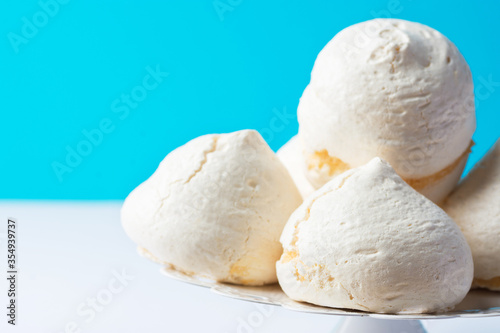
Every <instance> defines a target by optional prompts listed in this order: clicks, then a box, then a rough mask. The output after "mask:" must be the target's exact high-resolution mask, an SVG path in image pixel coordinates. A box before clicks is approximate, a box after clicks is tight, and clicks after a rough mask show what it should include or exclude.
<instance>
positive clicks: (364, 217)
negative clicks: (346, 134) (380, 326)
mask: <svg viewBox="0 0 500 333" xmlns="http://www.w3.org/2000/svg"><path fill="white" fill-rule="evenodd" d="M281 243H282V244H283V249H284V252H283V255H282V257H281V258H280V260H279V261H278V263H277V264H276V266H277V273H278V280H279V283H280V285H281V287H282V289H283V290H284V292H285V293H286V294H287V295H288V296H289V297H290V298H292V299H294V300H297V301H305V302H309V303H313V304H317V305H321V306H329V307H336V308H349V309H357V310H362V311H373V312H379V313H429V312H440V311H447V310H450V309H452V308H453V307H454V305H456V304H457V303H459V302H460V301H461V300H462V299H463V298H464V297H465V295H466V294H467V292H468V291H469V288H470V286H471V282H472V277H473V263H472V256H471V251H470V248H469V246H468V245H467V242H466V240H465V238H464V236H463V235H462V233H461V232H460V230H459V228H458V227H457V225H456V224H455V223H454V222H453V220H452V219H451V218H450V217H449V216H448V215H447V214H446V213H445V212H444V211H443V210H442V209H441V208H439V207H438V206H437V205H435V204H434V203H432V202H431V201H430V200H428V199H426V198H425V197H424V196H422V195H421V194H419V193H418V192H416V191H415V190H414V189H412V188H411V187H410V186H409V185H408V184H406V183H405V182H404V181H403V180H402V179H401V178H400V177H399V176H398V175H397V174H396V172H395V171H394V169H392V168H391V166H390V165H389V164H388V163H387V162H385V161H384V160H382V159H380V158H374V159H373V160H371V161H370V162H369V163H368V164H366V165H364V166H362V167H359V168H355V169H351V170H348V171H346V172H345V173H343V174H341V175H339V176H337V177H335V178H334V179H333V180H331V181H330V182H328V183H327V184H326V185H325V186H323V187H322V188H321V189H319V190H317V191H316V192H314V193H313V194H312V195H310V196H309V197H308V198H307V199H306V200H305V201H304V202H303V203H302V205H301V206H300V207H299V208H297V210H296V211H295V212H294V213H293V214H292V215H291V217H290V219H289V220H288V222H287V224H286V226H285V229H284V231H283V234H282V236H281Z"/></svg>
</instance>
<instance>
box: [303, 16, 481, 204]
mask: <svg viewBox="0 0 500 333" xmlns="http://www.w3.org/2000/svg"><path fill="white" fill-rule="evenodd" d="M298 121H299V136H300V138H301V142H302V143H303V145H304V150H305V152H304V153H305V162H304V163H305V164H306V166H307V168H308V172H307V174H306V175H307V178H308V179H309V180H310V181H311V183H312V184H313V185H314V186H315V188H319V187H320V186H322V185H323V184H325V183H326V182H327V181H329V180H330V179H331V178H332V177H334V176H335V175H337V174H339V173H341V172H343V171H345V170H348V169H350V168H353V167H358V166H360V165H363V164H365V163H367V162H368V161H369V160H370V159H372V158H373V157H376V156H379V157H382V158H384V159H385V160H387V161H388V162H389V163H390V164H391V165H392V166H393V167H394V169H395V170H396V172H397V173H398V174H399V175H400V176H401V177H402V178H403V179H405V180H406V181H407V182H408V183H409V184H412V183H413V184H414V185H415V189H417V190H418V191H420V192H421V193H423V194H425V195H429V198H430V199H432V200H433V201H435V202H440V201H441V200H442V199H444V198H445V197H446V195H447V194H448V193H449V192H450V191H451V190H452V188H453V186H454V185H455V184H456V182H457V181H458V180H459V178H460V174H461V173H462V171H463V166H464V165H465V161H466V159H467V155H468V151H469V149H468V148H469V145H470V144H471V137H472V134H473V133H474V130H475V126H476V123H475V111H474V92H473V84H472V76H471V72H470V69H469V66H468V65H467V63H466V62H465V60H464V58H463V56H462V55H461V54H460V52H459V51H458V49H457V48H456V47H455V46H454V45H453V44H452V43H451V42H450V41H449V40H448V39H447V38H446V37H445V36H443V35H442V34H441V33H439V32H438V31H436V30H434V29H432V28H430V27H428V26H425V25H422V24H419V23H414V22H408V21H404V20H396V19H375V20H371V21H367V22H363V23H359V24H355V25H353V26H350V27H348V28H346V29H344V30H342V31H341V32H339V33H338V34H337V35H336V36H335V37H334V38H333V39H332V40H331V41H330V42H329V43H328V44H327V45H326V46H325V48H324V49H323V50H322V51H321V52H320V53H319V55H318V57H317V59H316V62H315V64H314V68H313V70H312V74H311V82H310V83H309V85H308V86H307V87H306V89H305V91H304V93H303V95H302V98H301V99H300V103H299V107H298ZM452 166H453V167H452ZM450 173H453V174H452V175H450ZM438 176H439V177H438ZM443 177H448V179H447V180H445V181H439V180H440V179H441V178H443ZM438 183H439V184H438ZM417 185H418V186H422V187H420V188H419V187H416V186H417ZM450 185H451V186H450ZM426 187H433V189H429V188H427V189H426Z"/></svg>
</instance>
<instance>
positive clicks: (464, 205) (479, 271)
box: [444, 141, 500, 291]
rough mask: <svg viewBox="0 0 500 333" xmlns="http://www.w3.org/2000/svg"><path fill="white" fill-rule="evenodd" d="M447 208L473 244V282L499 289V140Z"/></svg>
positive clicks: (460, 187) (450, 198) (448, 203)
mask: <svg viewBox="0 0 500 333" xmlns="http://www.w3.org/2000/svg"><path fill="white" fill-rule="evenodd" d="M444 210H445V211H446V212H447V213H448V214H449V215H450V216H451V217H452V218H453V220H455V222H456V223H457V224H458V226H459V227H460V229H461V230H462V232H463V233H464V235H465V238H466V239H467V242H468V243H469V245H470V247H471V250H472V257H473V259H474V285H475V286H477V287H484V288H489V289H491V290H498V291H500V141H497V143H496V144H495V146H494V147H493V148H492V149H491V150H490V151H489V152H488V154H487V155H486V156H485V157H483V159H482V160H481V161H480V162H479V163H478V164H477V165H476V166H475V167H474V169H472V171H471V172H470V173H469V174H468V175H467V177H466V178H465V179H464V180H463V181H462V182H461V183H460V185H459V186H458V187H457V189H456V190H455V191H453V193H452V194H451V195H450V196H449V197H448V199H446V202H445V205H444Z"/></svg>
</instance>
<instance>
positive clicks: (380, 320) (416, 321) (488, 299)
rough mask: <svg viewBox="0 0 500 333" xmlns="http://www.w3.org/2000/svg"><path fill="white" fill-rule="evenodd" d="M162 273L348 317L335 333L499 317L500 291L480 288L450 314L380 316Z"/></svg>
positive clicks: (415, 328) (412, 330) (418, 331)
mask: <svg viewBox="0 0 500 333" xmlns="http://www.w3.org/2000/svg"><path fill="white" fill-rule="evenodd" d="M139 254H141V255H142V256H144V257H146V258H148V259H151V260H153V261H155V262H157V261H156V260H155V259H154V258H152V257H151V256H150V255H149V254H148V253H147V252H145V251H143V250H141V249H140V248H139ZM161 273H162V274H164V275H166V276H168V277H170V278H173V279H176V280H179V281H182V282H187V283H190V284H194V285H197V286H202V287H207V288H210V290H212V291H213V292H214V293H216V294H220V295H223V296H227V297H231V298H235V299H239V300H243V301H250V302H257V303H264V304H269V305H276V306H282V307H284V308H285V309H289V310H293V311H300V312H309V313H317V314H325V315H336V316H347V318H346V320H345V321H344V322H343V323H342V325H340V327H339V328H338V330H337V332H338V333H347V332H349V333H351V332H359V333H362V332H370V333H387V332H406V333H422V332H424V333H425V330H424V328H423V326H422V324H421V322H420V320H421V319H446V318H457V317H460V318H478V317H492V316H500V292H493V291H488V290H482V289H475V290H471V291H470V292H469V293H468V294H467V296H466V297H465V299H464V300H463V301H462V302H461V303H460V304H458V305H457V306H456V307H455V309H454V310H453V311H450V312H445V313H438V314H414V315H413V314H412V315H407V314H382V313H373V312H363V311H356V310H349V309H336V308H328V307H323V306H317V305H313V304H309V303H303V302H296V301H294V300H292V299H290V298H289V297H288V296H286V295H285V293H284V292H283V291H282V290H281V288H280V286H279V285H278V284H272V285H267V286H261V287H250V286H239V285H233V284H227V283H219V282H215V281H212V280H207V279H203V278H199V277H196V276H190V275H186V274H184V273H182V272H179V271H177V270H175V269H173V268H171V267H163V268H162V269H161Z"/></svg>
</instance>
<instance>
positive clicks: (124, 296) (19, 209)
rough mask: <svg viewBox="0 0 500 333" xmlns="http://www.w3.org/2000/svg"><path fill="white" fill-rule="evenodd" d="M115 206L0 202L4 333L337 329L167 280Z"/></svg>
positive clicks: (457, 322) (493, 322)
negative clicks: (11, 263) (10, 292)
mask: <svg viewBox="0 0 500 333" xmlns="http://www.w3.org/2000/svg"><path fill="white" fill-rule="evenodd" d="M120 206H121V202H19V201H17V202H13V201H2V202H0V219H1V220H0V250H1V251H0V262H1V263H0V267H1V270H2V271H3V272H5V271H6V270H7V269H6V260H7V259H6V242H5V232H6V221H7V217H14V218H16V219H17V220H18V226H19V230H18V251H19V252H18V254H19V261H18V267H19V282H18V292H19V298H18V319H17V320H18V322H17V325H16V326H15V327H13V326H11V325H8V324H7V323H6V321H7V320H6V318H7V317H6V315H5V313H6V309H5V307H4V306H3V305H4V304H7V296H6V291H7V282H6V279H4V278H2V279H1V280H0V281H1V282H0V304H1V305H2V307H1V308H2V309H3V310H0V311H2V312H3V313H0V318H1V319H0V321H1V322H0V332H53V333H62V332H106V333H108V332H217V333H221V332H222V333H226V332H244V333H253V332H256V333H257V332H288V333H291V332H308V333H310V332H319V333H321V332H332V331H333V329H334V328H335V326H336V325H337V324H338V323H339V322H340V320H341V319H342V317H335V316H321V315H314V314H305V313H298V312H292V311H289V310H285V309H282V308H278V307H271V306H262V305H260V306H259V305H256V304H253V303H248V302H243V301H238V300H233V299H229V298H226V297H223V296H219V295H216V294H213V293H211V292H210V291H209V290H207V289H204V288H201V287H196V286H191V285H188V284H184V283H181V282H178V281H174V280H171V279H168V278H166V277H164V276H163V275H161V274H160V273H159V268H160V267H159V266H158V265H156V264H154V263H151V262H149V261H147V260H146V259H143V258H141V257H139V255H138V254H137V253H136V249H135V245H134V244H133V243H132V242H131V241H130V240H129V239H128V238H127V236H126V235H125V233H124V231H123V230H122V228H121V225H120V218H119V211H120ZM123 271H125V272H126V274H127V275H128V280H125V281H124V282H119V280H116V278H115V277H114V276H115V274H120V273H122V272H123ZM5 274H6V273H3V274H2V276H4V275H5ZM93 301H94V302H95V303H93V304H94V308H93V307H92V302H93ZM72 325H73V326H74V327H75V329H73V327H72ZM424 325H425V327H426V328H427V330H428V332H431V333H432V332H450V333H451V332H453V333H458V332H478V331H481V332H483V333H488V332H500V317H490V318H481V319H443V320H431V321H425V322H424ZM67 329H68V330H67Z"/></svg>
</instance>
